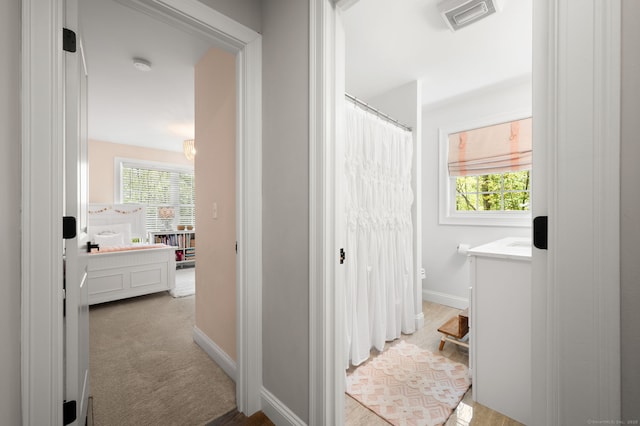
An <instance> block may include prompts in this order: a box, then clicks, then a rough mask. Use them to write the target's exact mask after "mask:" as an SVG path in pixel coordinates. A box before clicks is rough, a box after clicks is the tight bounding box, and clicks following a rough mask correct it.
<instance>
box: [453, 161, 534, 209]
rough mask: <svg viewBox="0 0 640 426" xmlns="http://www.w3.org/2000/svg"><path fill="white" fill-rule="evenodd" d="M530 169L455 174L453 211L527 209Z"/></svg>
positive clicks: (529, 192) (529, 193)
mask: <svg viewBox="0 0 640 426" xmlns="http://www.w3.org/2000/svg"><path fill="white" fill-rule="evenodd" d="M530 186H531V178H530V171H529V170H523V171H519V172H506V173H495V174H489V175H481V176H459V177H456V210H457V211H528V210H529V206H530V196H531V191H530Z"/></svg>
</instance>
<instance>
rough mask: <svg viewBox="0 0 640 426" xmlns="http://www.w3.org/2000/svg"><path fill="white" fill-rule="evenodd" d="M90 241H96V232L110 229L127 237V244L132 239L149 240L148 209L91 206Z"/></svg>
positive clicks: (108, 205) (128, 205)
mask: <svg viewBox="0 0 640 426" xmlns="http://www.w3.org/2000/svg"><path fill="white" fill-rule="evenodd" d="M88 217H89V225H88V230H87V233H88V234H89V235H88V236H89V240H90V241H94V240H95V234H96V232H101V231H104V230H105V229H108V228H110V227H113V228H114V232H118V233H123V234H124V235H125V237H124V240H125V244H131V241H132V239H134V238H137V239H138V241H139V242H141V243H142V242H145V241H146V240H147V227H146V209H145V206H143V205H141V204H89V215H88Z"/></svg>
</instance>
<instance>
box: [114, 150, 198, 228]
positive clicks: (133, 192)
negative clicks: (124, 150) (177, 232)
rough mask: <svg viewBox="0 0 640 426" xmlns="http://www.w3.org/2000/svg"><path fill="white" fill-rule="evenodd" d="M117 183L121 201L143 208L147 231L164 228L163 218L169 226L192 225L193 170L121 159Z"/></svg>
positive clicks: (193, 199)
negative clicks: (142, 206) (143, 206)
mask: <svg viewBox="0 0 640 426" xmlns="http://www.w3.org/2000/svg"><path fill="white" fill-rule="evenodd" d="M119 186H120V199H121V202H122V203H137V204H144V205H145V206H146V207H147V220H146V226H147V231H150V232H152V231H161V230H163V229H165V228H166V225H167V221H168V222H169V224H170V225H171V226H172V227H173V226H174V225H195V213H196V211H195V177H194V173H193V170H188V169H183V168H180V167H179V166H175V167H172V166H171V165H162V166H156V165H152V164H151V163H148V164H147V163H133V162H125V161H122V162H121V166H120V185H119ZM161 212H162V213H161ZM166 212H172V214H171V215H167V214H166ZM161 216H162V217H161ZM170 216H173V217H170Z"/></svg>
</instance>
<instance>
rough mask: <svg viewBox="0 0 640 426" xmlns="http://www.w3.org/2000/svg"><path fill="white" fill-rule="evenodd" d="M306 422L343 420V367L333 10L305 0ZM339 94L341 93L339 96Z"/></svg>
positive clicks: (324, 2)
mask: <svg viewBox="0 0 640 426" xmlns="http://www.w3.org/2000/svg"><path fill="white" fill-rule="evenodd" d="M309 14H310V16H309V22H310V28H309V70H310V73H309V354H310V355H309V424H310V425H326V424H331V425H336V426H340V425H342V424H343V422H344V386H345V385H344V370H343V368H342V364H343V362H342V361H343V360H342V358H343V357H342V353H343V352H342V351H343V350H342V347H343V344H342V342H341V341H340V338H341V337H342V336H343V333H340V332H339V330H338V328H339V327H341V326H342V324H344V321H343V320H342V319H341V316H342V315H344V314H343V310H342V309H340V308H339V307H340V306H341V305H340V295H341V294H342V293H341V292H340V291H339V289H337V288H336V285H335V284H334V283H335V281H334V278H335V275H336V272H337V271H336V265H337V263H338V251H337V249H336V247H337V246H336V241H335V240H336V239H335V235H334V229H335V224H334V222H335V217H334V216H335V203H336V199H335V197H336V190H335V188H334V187H335V179H334V176H335V170H334V167H335V164H334V163H335V161H334V159H333V156H334V155H335V153H334V150H333V149H334V148H333V143H334V140H335V137H336V124H335V123H336V114H337V110H338V107H337V102H338V99H337V97H338V95H337V94H336V87H337V86H336V21H337V16H336V10H335V8H334V5H333V2H332V1H331V0H309ZM341 100H342V99H341Z"/></svg>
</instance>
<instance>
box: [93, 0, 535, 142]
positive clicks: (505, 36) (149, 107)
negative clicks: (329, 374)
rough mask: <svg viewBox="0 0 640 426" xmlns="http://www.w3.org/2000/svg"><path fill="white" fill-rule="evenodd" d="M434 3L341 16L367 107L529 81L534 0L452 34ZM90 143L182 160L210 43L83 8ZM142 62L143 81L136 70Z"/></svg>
mask: <svg viewBox="0 0 640 426" xmlns="http://www.w3.org/2000/svg"><path fill="white" fill-rule="evenodd" d="M437 2H438V0H402V1H393V2H391V1H389V0H360V1H359V2H358V3H356V4H355V5H354V6H353V7H351V8H350V9H349V10H347V11H346V12H345V13H344V23H345V37H346V45H347V46H346V49H347V51H346V52H347V59H346V88H347V91H348V92H349V93H351V94H353V95H355V96H357V97H359V98H362V99H369V98H371V97H374V96H376V95H378V94H381V93H384V92H386V91H388V90H390V89H393V88H395V87H398V86H401V85H403V84H405V83H408V82H410V81H413V80H422V82H423V83H422V84H423V103H424V104H432V103H436V102H438V101H441V100H443V99H446V98H450V97H453V96H456V95H460V94H462V93H466V92H469V91H473V90H476V89H480V88H484V87H487V86H492V85H497V84H500V83H503V82H505V81H508V80H513V79H520V78H523V76H528V75H530V73H531V63H532V61H531V52H532V48H531V43H532V17H531V15H532V13H531V8H532V0H505V5H504V9H503V11H502V12H501V13H498V14H495V15H492V16H490V17H488V18H486V19H485V20H483V21H480V22H478V23H476V24H473V25H471V26H469V27H466V28H463V29H462V30H460V31H457V32H455V33H453V32H451V31H450V30H449V29H448V28H447V26H446V24H445V23H444V21H442V19H441V18H440V16H439V14H438V12H437V6H436V5H437ZM82 6H83V7H84V9H83V10H81V13H82V17H81V24H82V28H83V30H84V32H83V34H84V45H85V51H86V60H87V67H88V73H89V137H90V138H91V139H98V140H103V141H109V142H116V143H124V144H129V145H139V146H147V147H154V148H159V149H165V150H170V151H180V150H181V149H182V141H183V140H184V139H188V138H192V137H193V117H194V111H193V108H194V107H193V105H194V89H193V69H194V65H195V64H196V63H197V62H198V60H199V59H200V57H201V56H202V55H203V54H204V52H206V50H208V48H209V47H211V45H210V43H209V42H207V41H205V40H203V39H200V38H196V37H195V36H193V35H191V34H187V33H186V32H184V31H182V30H180V29H176V28H172V27H170V26H169V25H167V24H165V23H162V22H159V21H156V20H154V19H152V18H150V17H149V16H147V15H144V14H142V13H140V12H137V11H135V10H133V9H130V8H128V7H126V6H123V5H121V4H119V3H116V2H115V1H113V0H86V1H84V2H82ZM134 57H142V58H144V59H147V60H148V61H150V62H151V64H152V70H151V71H149V72H140V71H138V70H136V69H135V68H134V66H133V58H134Z"/></svg>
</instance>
